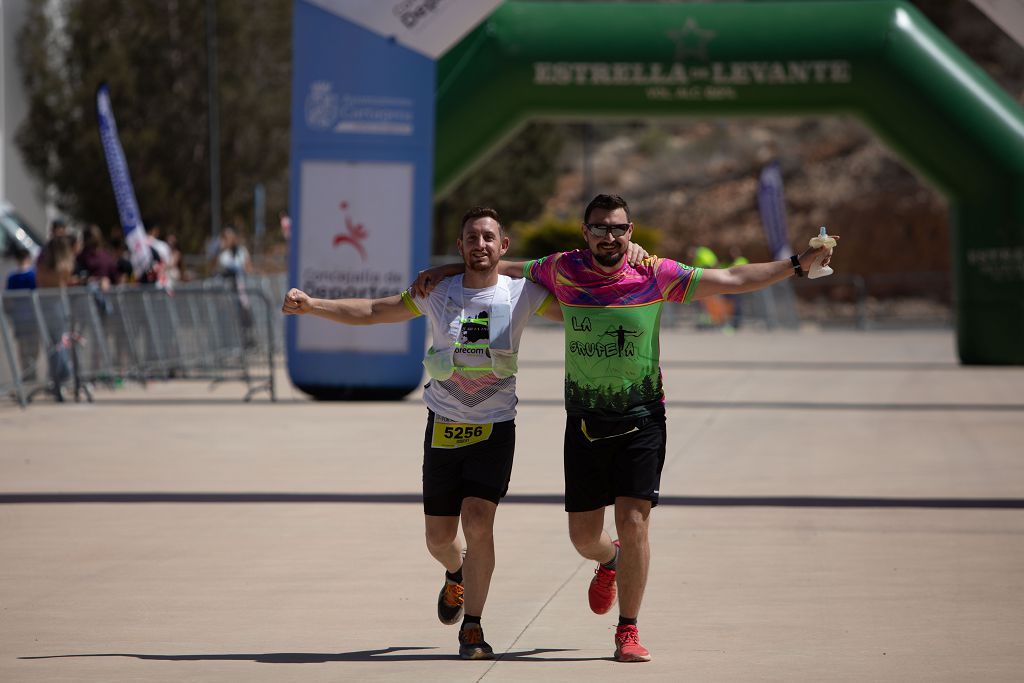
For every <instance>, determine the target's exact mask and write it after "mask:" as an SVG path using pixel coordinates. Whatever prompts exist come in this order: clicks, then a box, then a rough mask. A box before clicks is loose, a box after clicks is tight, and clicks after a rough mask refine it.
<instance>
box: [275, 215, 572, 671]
mask: <svg viewBox="0 0 1024 683" xmlns="http://www.w3.org/2000/svg"><path fill="white" fill-rule="evenodd" d="M456 244H457V246H458V250H459V253H460V254H461V255H462V258H463V260H464V261H465V264H466V272H465V274H464V275H462V276H457V277H453V278H449V279H447V280H445V281H444V283H442V284H441V285H440V286H438V287H437V288H436V289H434V290H433V291H432V292H431V293H430V294H429V295H428V296H427V297H426V298H425V299H420V298H416V297H414V296H413V295H412V294H411V293H410V292H409V291H405V292H403V293H401V294H396V295H394V296H390V297H386V298H382V299H334V300H327V299H314V298H311V297H310V296H309V295H307V294H306V293H305V292H302V291H300V290H298V289H292V290H290V291H289V292H288V294H287V295H286V296H285V300H284V306H283V308H282V310H283V312H284V313H286V314H312V315H316V316H319V317H321V318H325V319H327V320H333V321H335V322H339V323H344V324H347V325H372V324H376V323H396V322H402V321H406V320H411V319H413V318H415V317H417V316H420V315H425V316H426V317H427V319H428V320H429V322H430V330H431V335H432V342H433V344H432V346H431V348H430V349H429V351H428V352H427V356H426V357H425V358H424V360H423V364H424V366H426V368H427V373H428V374H429V375H430V382H429V384H427V386H426V389H425V390H424V392H423V401H424V403H426V404H427V409H428V410H427V428H426V435H425V438H424V443H423V512H424V515H425V521H426V541H427V549H428V550H429V551H430V554H431V555H433V556H434V558H435V559H436V560H437V561H438V562H440V563H441V564H442V565H444V568H445V581H444V586H443V587H442V588H441V593H440V595H439V596H438V601H437V616H438V618H439V619H440V620H441V622H442V623H444V624H454V623H456V622H457V621H458V620H459V619H460V618H462V627H461V628H460V630H459V656H460V657H461V658H463V659H491V658H493V657H494V653H493V650H492V649H491V646H490V645H488V644H487V642H486V641H485V640H484V637H483V628H482V627H481V625H480V617H481V615H482V614H483V610H484V603H485V601H486V600H487V591H488V588H489V587H490V582H491V574H492V572H493V571H494V515H495V512H496V511H497V507H498V502H499V501H500V500H501V498H502V497H503V496H504V495H505V493H506V492H507V491H508V483H509V479H510V477H511V473H512V457H513V451H514V450H515V416H516V401H517V399H516V377H515V372H516V369H517V365H516V355H517V351H518V349H519V340H520V337H521V336H522V333H523V329H524V328H525V327H526V323H527V322H528V321H529V319H530V317H531V316H532V315H534V314H538V315H544V316H545V317H548V318H551V319H552V320H557V321H560V320H561V319H562V315H561V311H560V309H559V307H558V306H550V304H551V303H552V302H553V297H551V296H550V295H549V294H548V292H547V290H546V289H544V288H543V287H541V286H540V285H537V284H535V283H533V282H530V281H529V280H525V279H513V278H509V277H506V276H504V275H501V276H499V275H498V272H497V267H498V262H499V260H500V259H501V257H502V255H504V254H505V252H506V251H507V250H508V245H509V239H508V237H507V236H506V235H505V230H504V228H503V227H502V225H501V221H500V219H499V218H498V214H497V212H495V211H494V210H493V209H487V208H475V209H471V210H470V211H468V212H467V213H466V215H465V216H463V219H462V230H461V234H460V236H459V239H458V241H457V242H456ZM460 518H461V521H462V531H463V534H464V535H465V544H464V543H463V541H462V539H461V538H460V537H459V534H458V531H459V521H460Z"/></svg>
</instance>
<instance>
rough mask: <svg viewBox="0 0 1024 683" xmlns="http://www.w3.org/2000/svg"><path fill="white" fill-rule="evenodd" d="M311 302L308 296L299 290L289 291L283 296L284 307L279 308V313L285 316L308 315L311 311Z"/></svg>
mask: <svg viewBox="0 0 1024 683" xmlns="http://www.w3.org/2000/svg"><path fill="white" fill-rule="evenodd" d="M312 301H313V300H312V299H311V298H310V297H309V295H308V294H306V293H305V292H303V291H302V290H301V289H295V288H292V289H289V290H288V293H287V294H285V295H284V305H283V306H281V312H282V313H284V314H285V315H302V314H303V313H309V312H310V311H311V310H313V304H312V303H311V302H312Z"/></svg>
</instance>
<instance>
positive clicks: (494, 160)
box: [433, 122, 565, 254]
mask: <svg viewBox="0 0 1024 683" xmlns="http://www.w3.org/2000/svg"><path fill="white" fill-rule="evenodd" d="M564 138H565V131H564V126H560V125H558V124H553V123H544V122H534V123H530V124H528V125H526V126H525V127H524V128H523V129H522V130H521V131H520V132H519V134H518V135H516V136H515V137H514V138H512V140H511V141H510V142H509V143H508V144H507V145H505V146H504V147H502V148H501V149H499V150H497V151H496V152H494V153H493V154H492V155H491V156H490V157H489V158H488V159H487V160H486V161H484V162H483V163H482V164H480V165H479V167H477V169H476V170H474V171H473V172H472V174H470V175H469V176H468V177H467V178H466V179H465V180H463V181H462V182H461V183H460V184H459V185H458V186H456V187H455V189H454V190H452V191H451V192H449V193H448V195H447V196H445V197H443V198H441V199H440V200H439V201H437V202H435V204H434V244H433V250H434V253H435V254H447V253H454V249H455V239H456V238H457V237H458V234H459V228H460V227H461V226H460V225H459V221H460V220H461V218H462V215H463V214H464V213H465V212H466V210H467V209H469V208H470V207H474V206H489V207H491V208H492V209H495V210H496V211H497V212H498V214H499V215H500V216H501V219H502V221H503V222H505V224H506V225H508V224H511V223H512V222H515V221H527V220H532V219H533V218H536V217H537V216H538V215H540V213H541V212H542V211H543V209H544V202H546V201H547V200H548V198H549V197H550V196H551V195H552V193H553V192H554V189H555V180H556V178H557V177H558V171H557V160H558V156H559V154H560V153H561V151H562V142H563V140H564Z"/></svg>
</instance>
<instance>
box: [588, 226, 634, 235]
mask: <svg viewBox="0 0 1024 683" xmlns="http://www.w3.org/2000/svg"><path fill="white" fill-rule="evenodd" d="M585 225H586V226H587V230H589V231H590V234H591V235H593V236H594V237H604V236H606V235H607V234H608V233H609V232H610V233H611V234H612V237H622V236H623V235H625V234H626V231H627V230H629V226H630V225H632V223H619V224H618V225H605V224H604V223H586V224H585Z"/></svg>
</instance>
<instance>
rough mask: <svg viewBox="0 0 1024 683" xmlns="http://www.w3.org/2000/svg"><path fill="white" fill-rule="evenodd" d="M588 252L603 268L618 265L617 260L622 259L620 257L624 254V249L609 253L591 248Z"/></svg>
mask: <svg viewBox="0 0 1024 683" xmlns="http://www.w3.org/2000/svg"><path fill="white" fill-rule="evenodd" d="M590 253H591V254H593V255H594V260H595V261H597V262H598V263H600V264H601V265H602V266H604V267H605V268H611V267H612V266H616V265H618V264H619V261H620V260H622V257H623V256H624V255H625V252H624V251H616V252H615V253H611V254H609V253H607V252H603V251H593V250H591V252H590Z"/></svg>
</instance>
